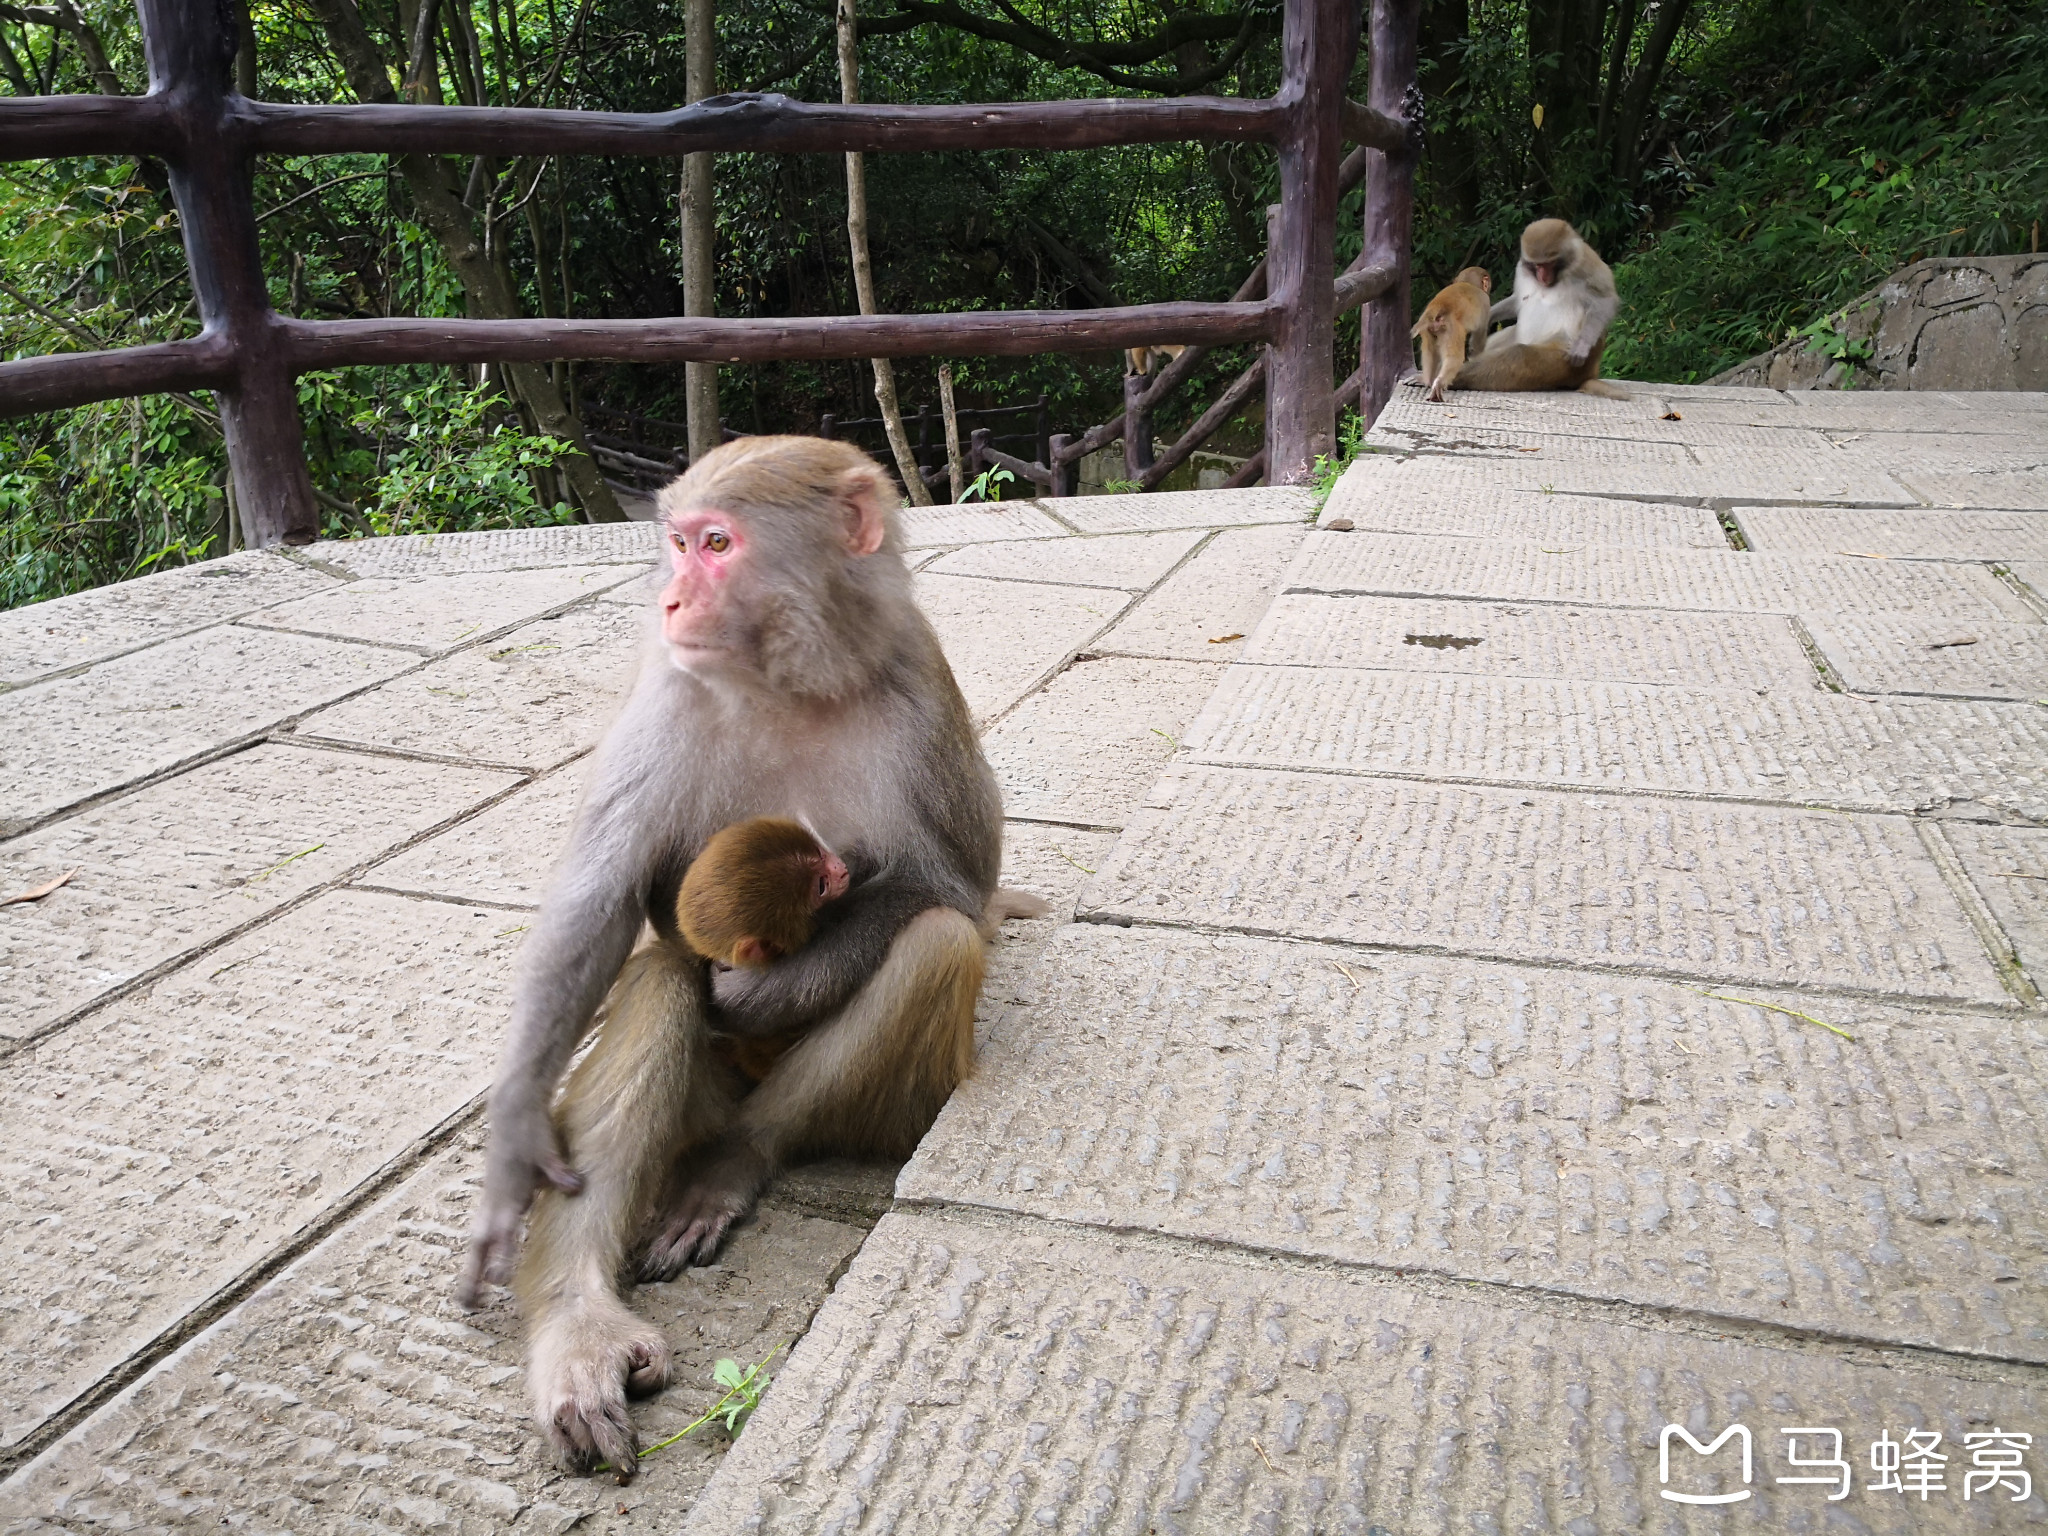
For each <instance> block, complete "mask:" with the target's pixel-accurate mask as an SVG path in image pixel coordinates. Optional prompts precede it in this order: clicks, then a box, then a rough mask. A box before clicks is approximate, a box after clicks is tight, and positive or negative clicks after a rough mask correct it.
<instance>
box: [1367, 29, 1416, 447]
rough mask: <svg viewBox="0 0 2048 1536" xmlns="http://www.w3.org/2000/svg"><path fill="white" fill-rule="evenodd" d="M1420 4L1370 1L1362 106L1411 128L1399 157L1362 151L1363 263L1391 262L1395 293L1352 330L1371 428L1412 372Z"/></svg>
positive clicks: (1370, 306)
mask: <svg viewBox="0 0 2048 1536" xmlns="http://www.w3.org/2000/svg"><path fill="white" fill-rule="evenodd" d="M1421 10H1422V4H1421V0H1372V33H1371V49H1372V64H1371V69H1372V79H1371V84H1370V85H1369V87H1368V90H1367V97H1366V105H1367V106H1370V107H1377V108H1378V109H1379V110H1380V111H1382V112H1385V113H1388V114H1390V115H1394V114H1398V115H1399V116H1402V117H1405V118H1406V119H1407V120H1408V123H1409V129H1408V143H1407V146H1406V147H1405V148H1404V149H1403V150H1402V151H1401V152H1400V153H1398V154H1385V153H1382V152H1381V151H1380V150H1377V149H1368V150H1367V151H1366V152H1365V154H1366V160H1365V260H1366V263H1367V265H1372V264H1374V263H1382V262H1390V263H1392V264H1393V268H1394V271H1395V274H1396V275H1395V278H1394V283H1393V286H1392V287H1391V288H1389V289H1387V291H1386V292H1385V293H1382V294H1381V295H1380V296H1379V297H1378V298H1376V299H1372V300H1370V301H1369V302H1368V303H1367V305H1366V311H1365V315H1364V319H1363V323H1362V324H1361V325H1360V326H1359V328H1358V372H1359V388H1358V411H1359V414H1360V415H1361V416H1363V417H1364V418H1365V424H1366V426H1368V427H1370V426H1371V425H1372V424H1373V423H1374V422H1375V421H1377V420H1378V419H1379V414H1380V412H1381V411H1383V410H1385V409H1386V405H1387V402H1388V401H1389V400H1391V399H1393V397H1394V385H1395V383H1396V381H1398V380H1399V379H1400V377H1401V375H1402V374H1404V373H1406V372H1407V371H1408V370H1409V368H1410V367H1411V366H1413V357H1414V351H1413V347H1412V344H1411V343H1410V341H1409V337H1408V328H1409V326H1410V325H1411V324H1413V323H1414V322H1413V320H1412V319H1411V318H1410V309H1409V305H1410V303H1411V302H1412V301H1411V299H1410V295H1409V282H1410V271H1409V268H1410V237H1411V234H1412V232H1413V229H1414V225H1415V160H1416V156H1417V154H1418V152H1419V151H1420V149H1421V147H1422V142H1421V141H1422V133H1421V125H1422V92H1421V91H1420V89H1418V88H1417V86H1416V84H1415V51H1416V35H1417V33H1418V31H1419V30H1420V27H1419V17H1420V13H1421Z"/></svg>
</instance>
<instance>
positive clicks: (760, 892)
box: [676, 816, 851, 970]
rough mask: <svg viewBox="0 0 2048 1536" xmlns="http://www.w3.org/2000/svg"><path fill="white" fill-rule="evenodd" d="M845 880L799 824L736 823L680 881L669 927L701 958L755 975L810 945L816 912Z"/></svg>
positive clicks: (769, 819) (841, 865) (841, 863)
mask: <svg viewBox="0 0 2048 1536" xmlns="http://www.w3.org/2000/svg"><path fill="white" fill-rule="evenodd" d="M850 879H851V877H850V876H849V875H848V873H847V868H846V861H845V860H843V859H841V858H840V857H839V855H838V854H836V853H834V852H833V851H832V850H831V849H829V848H827V847H826V846H825V845H824V844H823V843H821V842H819V841H818V839H817V838H816V837H815V836H814V835H812V833H811V831H810V829H809V828H808V827H806V826H804V825H803V824H802V823H800V822H795V821H789V820H786V819H784V818H782V817H779V816H757V817H755V818H754V819H753V820H751V821H740V822H735V823H733V825H731V826H729V827H727V828H725V829H724V830H723V831H721V832H719V833H718V834H717V835H716V836H715V837H713V838H712V839H711V841H710V842H708V843H706V844H705V845H704V851H703V852H702V853H700V854H698V855H697V857H696V859H695V860H694V861H693V862H692V863H691V865H690V868H689V870H688V872H687V873H685V874H684V876H683V884H682V889H681V891H680V892H679V893H678V894H677V896H676V927H677V929H678V930H679V931H680V932H681V933H682V936H683V939H684V942H686V943H687V944H688V945H689V946H690V948H692V949H694V950H695V951H696V952H697V953H698V954H700V955H702V956H703V957H704V958H705V959H707V960H716V961H718V962H720V963H721V964H724V965H733V966H740V967H743V968H745V969H749V970H758V969H760V968H761V967H762V966H764V965H767V964H768V963H769V962H771V961H774V960H779V959H781V958H782V957H783V956H784V955H788V954H793V953H795V952H796V951H797V950H799V949H802V948H803V947H804V946H805V945H806V944H808V943H810V941H811V930H812V927H813V925H814V924H815V923H816V920H817V915H818V909H819V908H820V907H822V906H824V905H825V904H826V903H828V902H833V901H837V900H838V899H839V898H840V897H842V896H844V895H845V894H846V888H847V886H848V884H849V883H850Z"/></svg>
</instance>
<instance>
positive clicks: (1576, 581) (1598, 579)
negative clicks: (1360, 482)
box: [1286, 533, 2034, 623]
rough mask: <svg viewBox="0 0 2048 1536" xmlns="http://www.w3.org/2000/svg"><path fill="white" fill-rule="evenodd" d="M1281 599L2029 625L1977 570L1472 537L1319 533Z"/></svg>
mask: <svg viewBox="0 0 2048 1536" xmlns="http://www.w3.org/2000/svg"><path fill="white" fill-rule="evenodd" d="M1286 588H1287V590H1288V591H1290V592H1297V591H1308V592H1359V593H1377V594H1382V595H1385V596H1389V597H1407V596H1415V597H1480V598H1505V599H1509V600H1521V601H1531V602H1550V603H1594V604H1599V605H1602V606H1607V607H1615V608H1674V609H1680V610H1685V609H1693V610H1708V611H1714V610H1720V611H1727V612H1734V613H1808V612H1815V611H1819V612H1833V611H1838V610H1839V611H1847V612H1867V611H1870V610H1873V609H1875V610H1879V611H1884V612H1890V613H1904V614H1913V615H1916V616H1927V617H1935V616H1939V617H1942V618H1955V619H1959V620H1962V621H1963V622H1966V623H1967V622H1969V621H1971V620H1973V619H1996V618H2004V619H2031V618H2033V617H2034V615H2033V613H2032V611H2031V610H2029V609H2028V607H2027V605H2026V604H2025V603H2024V602H2023V601H2022V600H2021V599H2020V598H2019V597H2018V596H2017V595H2016V594H2015V593H2014V592H2013V591H2012V589H2011V588H2010V587H2007V586H2006V585H2005V584H2004V583H2003V582H2001V581H1999V579H1998V578H1997V577H1995V576H1993V575H1992V574H1991V573H1990V572H1989V571H1988V570H1986V569H1984V568H1983V567H1981V566H1974V565H1936V564H1933V563H1931V562H1927V561H1907V560H1851V559H1846V558H1839V557H1824V556H1812V555H1772V554H1763V553H1758V552H1750V553H1740V552H1738V551H1735V550H1732V549H1730V550H1710V549H1700V550H1690V549H1688V550H1666V549H1623V548H1615V547H1611V546H1599V545H1587V546H1585V547H1583V548H1579V549H1563V550H1559V549H1554V548H1546V547H1545V546H1543V545H1540V544H1529V543H1508V542H1506V541H1488V540H1479V539H1427V538H1420V537H1415V536H1411V535H1406V534H1395V533H1390V534H1380V535H1377V536H1375V537H1374V538H1371V539H1361V538H1358V537H1357V536H1355V535H1352V536H1346V535H1342V534H1338V535H1331V534H1328V533H1319V534H1318V535H1317V536H1316V537H1315V538H1313V539H1311V540H1309V542H1308V544H1307V546H1306V547H1305V548H1304V549H1303V551H1302V556H1301V559H1300V560H1298V561H1297V562H1296V563H1295V564H1294V566H1293V567H1292V568H1291V569H1290V570H1289V571H1288V573H1287V581H1286Z"/></svg>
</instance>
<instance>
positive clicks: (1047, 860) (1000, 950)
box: [891, 821, 1116, 1189]
mask: <svg viewBox="0 0 2048 1536" xmlns="http://www.w3.org/2000/svg"><path fill="white" fill-rule="evenodd" d="M1115 843H1116V834H1115V833H1114V832H1093V831H1088V830H1086V829H1084V828H1080V827H1068V826H1050V825H1046V824H1043V823H1035V822H1029V821H1012V822H1006V823H1005V824H1004V826H1003V874H1002V883H1003V884H1004V885H1006V886H1009V887H1011V888H1012V889H1015V890H1022V891H1029V892H1030V893H1031V894H1032V895H1034V896H1038V897H1041V898H1043V899H1044V900H1045V901H1047V902H1049V903H1050V904H1051V906H1052V911H1050V912H1049V913H1047V914H1046V915H1045V916H1044V917H1037V918H1012V919H1011V920H1010V921H1009V922H1007V923H1005V924H1003V926H1002V928H1001V929H1000V930H999V931H998V932H997V934H996V938H995V942H994V943H993V944H991V945H990V946H989V952H988V970H987V973H986V975H985V976H984V977H983V980H982V984H981V998H980V1002H979V1004H978V1006H977V1007H976V1010H975V1032H976V1036H977V1038H979V1039H982V1040H986V1039H987V1038H988V1035H989V1032H990V1030H991V1029H993V1028H994V1027H995V1023H996V1021H997V1020H999V1019H1001V1018H1003V1017H1004V1016H1005V1015H1006V1014H1007V1013H1009V1012H1010V1011H1011V1010H1013V1009H1016V1008H1018V1007H1021V1006H1023V1005H1025V1004H1028V1003H1029V1002H1030V1001H1031V1000H1032V998H1033V997H1034V996H1035V995H1036V990H1035V986H1034V984H1033V981H1032V977H1033V976H1034V974H1035V973H1036V971H1037V969H1038V961H1039V957H1040V956H1041V955H1043V954H1044V952H1045V946H1046V944H1047V943H1048V942H1049V941H1050V940H1051V939H1052V937H1053V935H1055V934H1056V933H1058V932H1060V931H1061V929H1062V928H1063V927H1064V926H1065V925H1066V924H1067V923H1068V922H1070V921H1071V920H1072V918H1073V916H1074V903H1075V901H1076V900H1077V899H1078V898H1079V896H1080V894H1081V886H1082V883H1083V882H1084V881H1086V880H1087V879H1088V877H1089V875H1090V874H1091V873H1093V872H1094V871H1095V870H1098V869H1100V868H1101V867H1102V861H1103V860H1104V859H1106V858H1108V857H1109V850H1110V849H1111V848H1112V847H1113V846H1114V845H1115ZM893 1185H894V1181H893V1180H892V1181H891V1187H892V1189H893Z"/></svg>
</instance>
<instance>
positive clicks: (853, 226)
mask: <svg viewBox="0 0 2048 1536" xmlns="http://www.w3.org/2000/svg"><path fill="white" fill-rule="evenodd" d="M839 99H840V100H841V101H842V102H845V103H846V104H847V105H848V106H851V105H852V104H853V103H855V102H857V101H859V100H860V62H859V58H858V56H857V55H856V54H855V52H854V19H853V0H839ZM846 238H847V243H848V244H849V245H851V246H852V247H853V291H854V297H855V298H856V300H857V301H858V302H859V304H860V312H861V313H862V314H864V315H872V314H873V313H874V312H875V274H874V269H873V268H872V267H871V266H870V265H869V264H868V183H867V174H866V172H865V171H864V170H863V168H862V165H861V157H860V156H859V155H857V154H854V155H848V156H847V157H846ZM873 361H874V365H875V403H876V404H877V405H879V406H881V408H882V426H883V429H884V430H885V431H887V432H888V434H889V451H890V452H891V453H892V454H894V455H895V457H896V473H897V474H898V475H900V476H902V478H903V490H904V493H905V494H906V495H908V496H909V497H910V500H911V503H912V504H913V505H915V506H920V507H928V506H930V505H931V504H932V495H931V492H930V491H928V490H926V489H925V485H924V475H923V473H922V472H921V471H920V470H919V469H918V467H917V456H916V455H915V454H913V453H912V452H911V451H910V438H909V436H908V435H907V434H906V433H905V432H904V430H903V413H902V411H901V410H899V409H898V408H897V405H896V370H895V368H894V367H892V366H891V365H890V362H889V360H888V359H887V358H886V357H878V358H875V359H874V360H873Z"/></svg>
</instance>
